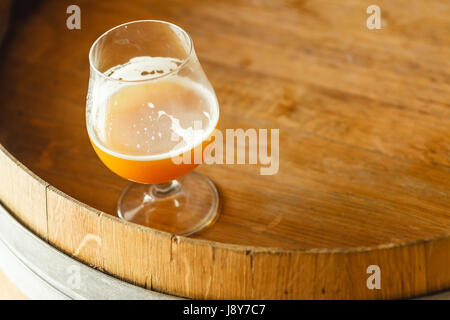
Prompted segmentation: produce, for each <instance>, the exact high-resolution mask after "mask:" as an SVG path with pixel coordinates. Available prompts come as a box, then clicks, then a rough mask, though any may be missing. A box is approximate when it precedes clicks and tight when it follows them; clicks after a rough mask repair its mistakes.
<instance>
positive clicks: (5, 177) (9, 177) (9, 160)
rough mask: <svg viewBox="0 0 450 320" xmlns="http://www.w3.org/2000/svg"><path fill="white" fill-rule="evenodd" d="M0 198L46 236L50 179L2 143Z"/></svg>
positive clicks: (29, 226) (18, 215)
mask: <svg viewBox="0 0 450 320" xmlns="http://www.w3.org/2000/svg"><path fill="white" fill-rule="evenodd" d="M0 169H1V170H0V201H1V202H3V204H4V205H5V206H6V207H7V208H8V209H9V210H11V211H12V212H13V213H14V215H15V217H16V218H18V219H19V220H20V221H21V222H22V223H23V224H24V225H25V226H27V227H28V228H30V229H31V230H33V231H35V232H36V233H37V234H38V235H39V236H40V237H42V238H44V239H47V208H46V196H45V195H46V188H47V185H48V184H47V183H46V182H45V181H42V180H41V179H40V178H38V177H37V176H35V175H34V174H33V173H32V172H30V171H29V170H28V169H27V168H25V167H24V166H23V165H22V164H21V163H20V162H18V161H17V160H16V159H14V158H13V157H12V156H11V155H10V154H9V153H8V152H7V151H6V150H5V149H4V148H3V147H2V145H0Z"/></svg>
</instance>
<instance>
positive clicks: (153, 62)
mask: <svg viewBox="0 0 450 320" xmlns="http://www.w3.org/2000/svg"><path fill="white" fill-rule="evenodd" d="M181 63H182V60H180V59H176V58H168V57H148V56H144V57H135V58H132V59H130V61H128V62H126V63H124V64H119V65H117V66H114V67H112V68H111V69H109V70H108V71H106V72H105V75H106V76H108V77H110V78H113V79H117V80H126V81H138V80H149V79H153V78H156V77H160V76H163V75H165V74H167V73H170V72H172V71H174V70H176V69H177V68H178V66H179V65H180V64H181Z"/></svg>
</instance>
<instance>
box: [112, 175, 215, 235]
mask: <svg viewBox="0 0 450 320" xmlns="http://www.w3.org/2000/svg"><path fill="white" fill-rule="evenodd" d="M219 204H220V201H219V193H218V191H217V188H216V186H215V185H214V183H213V182H212V181H211V180H210V179H209V178H207V177H205V176H203V175H201V174H198V173H196V172H190V173H188V174H187V175H185V176H183V177H181V178H179V179H177V180H172V181H170V182H167V183H162V184H140V183H131V184H129V185H128V186H127V187H126V188H125V190H124V191H123V192H122V195H121V196H120V199H119V204H118V210H117V211H118V215H119V217H120V218H122V219H124V220H126V221H130V222H134V223H137V224H140V225H143V226H146V227H150V228H153V229H158V230H162V231H166V232H169V233H172V234H177V235H183V236H188V235H192V234H194V233H198V232H200V231H201V230H204V229H205V228H207V227H209V226H210V225H212V224H213V223H214V222H215V221H216V219H217V217H218V215H219V212H220V205H219Z"/></svg>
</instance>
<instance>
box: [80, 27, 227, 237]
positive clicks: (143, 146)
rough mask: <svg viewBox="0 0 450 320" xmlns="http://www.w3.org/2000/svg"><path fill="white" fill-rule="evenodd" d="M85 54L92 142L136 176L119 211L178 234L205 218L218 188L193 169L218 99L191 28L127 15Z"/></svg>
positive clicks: (123, 172) (107, 160)
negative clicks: (189, 31)
mask: <svg viewBox="0 0 450 320" xmlns="http://www.w3.org/2000/svg"><path fill="white" fill-rule="evenodd" d="M89 59H90V64H91V77H90V82H89V92H88V98H87V107H86V123H87V129H88V133H89V137H90V140H91V143H92V145H93V147H94V150H95V152H96V153H97V155H98V156H99V158H100V159H101V161H102V162H103V163H104V164H105V165H106V166H107V167H108V168H109V169H110V170H111V171H113V172H114V173H116V174H118V175H119V176H121V177H123V178H125V179H128V180H130V181H133V183H131V184H130V185H129V186H128V187H127V188H126V189H125V190H124V191H123V193H122V195H121V197H120V199H119V204H118V215H119V217H121V218H122V219H125V220H127V221H132V222H135V223H139V224H143V225H146V226H149V227H154V228H158V229H161V230H164V231H168V232H171V233H175V234H183V235H189V234H192V233H195V232H198V231H200V230H202V229H203V228H205V227H206V226H209V225H210V224H211V223H213V222H214V221H215V219H216V218H217V215H218V213H219V196H218V192H217V189H216V187H215V186H214V184H213V183H212V182H211V180H209V179H208V178H206V177H204V176H202V175H199V174H196V173H194V172H191V171H192V170H193V169H195V168H196V166H198V165H199V162H201V160H202V159H201V158H202V154H203V149H204V147H205V146H206V145H207V144H209V143H210V142H211V135H212V133H213V131H214V129H215V128H216V127H217V123H218V119H219V106H218V102H217V98H216V96H215V93H214V90H213V88H212V86H211V85H210V83H209V81H208V79H207V77H206V75H205V74H204V72H203V70H202V68H201V65H200V63H199V61H198V59H197V57H196V55H195V52H194V48H193V44H192V40H191V39H190V37H189V35H188V34H187V33H186V32H185V31H184V30H182V29H181V28H179V27H177V26H175V25H173V24H170V23H167V22H162V21H155V20H145V21H135V22H130V23H126V24H124V25H120V26H118V27H116V28H113V29H111V30H110V31H108V32H106V33H105V34H103V35H102V36H101V37H100V38H99V39H97V41H96V42H95V43H94V44H93V46H92V48H91V51H90V55H89ZM198 155H200V156H198Z"/></svg>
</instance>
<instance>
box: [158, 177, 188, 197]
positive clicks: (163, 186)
mask: <svg viewBox="0 0 450 320" xmlns="http://www.w3.org/2000/svg"><path fill="white" fill-rule="evenodd" d="M180 191H181V184H180V183H179V182H178V181H177V180H172V181H169V182H165V183H158V184H154V185H152V194H153V196H155V197H157V198H165V197H170V196H172V195H174V194H176V193H178V192H180Z"/></svg>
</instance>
